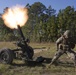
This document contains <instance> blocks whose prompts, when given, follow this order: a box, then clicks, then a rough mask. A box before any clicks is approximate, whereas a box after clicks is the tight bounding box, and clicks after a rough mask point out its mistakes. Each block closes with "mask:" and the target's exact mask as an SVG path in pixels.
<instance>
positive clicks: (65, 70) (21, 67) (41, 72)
mask: <svg viewBox="0 0 76 75" xmlns="http://www.w3.org/2000/svg"><path fill="white" fill-rule="evenodd" d="M29 45H30V46H32V47H33V48H48V50H47V51H44V50H43V51H41V52H38V53H36V54H34V57H33V58H34V59H35V58H37V57H39V56H43V57H46V58H52V57H53V56H54V54H55V52H56V45H55V43H44V44H43V43H41V44H39V43H30V44H29ZM5 46H6V47H7V48H11V49H14V48H16V46H15V45H13V42H1V43H0V48H3V47H5ZM74 50H76V48H75V49H74ZM58 61H59V64H58V65H51V66H50V68H48V64H49V63H50V62H46V61H45V62H43V63H40V64H36V65H27V64H25V63H24V62H23V61H22V60H14V61H13V64H11V65H7V64H0V75H75V74H76V71H75V70H76V69H75V67H74V66H73V63H72V62H71V61H69V58H67V55H63V56H62V57H61V58H60V59H59V60H58Z"/></svg>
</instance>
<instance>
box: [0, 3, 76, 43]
mask: <svg viewBox="0 0 76 75" xmlns="http://www.w3.org/2000/svg"><path fill="white" fill-rule="evenodd" d="M25 7H27V9H28V15H29V19H28V21H27V23H26V25H25V26H23V27H22V31H23V33H24V35H25V37H26V38H28V39H30V41H32V42H54V41H56V40H57V38H58V37H59V36H60V29H62V30H63V31H65V30H66V29H69V30H71V33H72V35H73V36H74V37H76V10H75V8H74V7H72V6H67V7H66V8H65V9H60V10H59V12H58V13H56V10H55V9H53V8H52V7H51V5H49V6H48V7H46V6H45V5H43V4H42V3H41V2H35V3H34V4H32V5H30V4H27V5H26V6H25ZM6 8H7V7H6ZM6 8H5V9H6ZM5 9H4V10H5ZM15 35H16V36H15ZM19 35H20V34H18V33H17V32H16V31H15V30H11V29H9V28H7V27H6V26H5V25H4V22H3V20H2V18H1V17H0V41H14V40H17V39H18V38H19Z"/></svg>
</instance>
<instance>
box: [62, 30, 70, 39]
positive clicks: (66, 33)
mask: <svg viewBox="0 0 76 75" xmlns="http://www.w3.org/2000/svg"><path fill="white" fill-rule="evenodd" d="M63 35H64V36H65V37H66V38H69V37H71V32H70V30H66V31H65V32H64V34H63Z"/></svg>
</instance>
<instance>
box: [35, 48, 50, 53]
mask: <svg viewBox="0 0 76 75" xmlns="http://www.w3.org/2000/svg"><path fill="white" fill-rule="evenodd" d="M49 49H50V48H37V49H34V53H39V52H42V51H47V50H49Z"/></svg>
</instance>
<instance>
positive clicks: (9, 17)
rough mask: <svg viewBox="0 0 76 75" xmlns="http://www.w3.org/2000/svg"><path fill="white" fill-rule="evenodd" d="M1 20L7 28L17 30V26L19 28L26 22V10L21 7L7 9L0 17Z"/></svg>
mask: <svg viewBox="0 0 76 75" xmlns="http://www.w3.org/2000/svg"><path fill="white" fill-rule="evenodd" d="M2 19H3V20H4V23H5V25H6V26H7V27H9V28H11V29H14V28H16V29H17V25H20V27H22V26H24V24H25V23H26V22H27V20H28V11H27V9H26V8H24V7H21V6H15V7H13V8H8V9H7V10H6V11H5V12H4V14H3V15H2Z"/></svg>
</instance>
